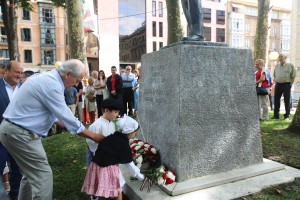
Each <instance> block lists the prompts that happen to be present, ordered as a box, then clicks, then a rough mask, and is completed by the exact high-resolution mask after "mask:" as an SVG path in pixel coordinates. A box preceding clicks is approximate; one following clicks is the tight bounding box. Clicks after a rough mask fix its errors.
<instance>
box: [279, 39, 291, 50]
mask: <svg viewBox="0 0 300 200" xmlns="http://www.w3.org/2000/svg"><path fill="white" fill-rule="evenodd" d="M280 47H281V51H282V52H283V53H287V52H289V50H290V43H289V40H280Z"/></svg>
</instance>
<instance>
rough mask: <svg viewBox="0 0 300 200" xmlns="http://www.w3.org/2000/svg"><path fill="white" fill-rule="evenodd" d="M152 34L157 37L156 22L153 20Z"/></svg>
mask: <svg viewBox="0 0 300 200" xmlns="http://www.w3.org/2000/svg"><path fill="white" fill-rule="evenodd" d="M152 36H153V37H156V22H152Z"/></svg>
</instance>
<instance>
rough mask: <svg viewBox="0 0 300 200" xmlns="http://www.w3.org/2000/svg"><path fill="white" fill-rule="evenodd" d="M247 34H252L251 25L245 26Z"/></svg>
mask: <svg viewBox="0 0 300 200" xmlns="http://www.w3.org/2000/svg"><path fill="white" fill-rule="evenodd" d="M245 32H246V33H249V32H250V24H245Z"/></svg>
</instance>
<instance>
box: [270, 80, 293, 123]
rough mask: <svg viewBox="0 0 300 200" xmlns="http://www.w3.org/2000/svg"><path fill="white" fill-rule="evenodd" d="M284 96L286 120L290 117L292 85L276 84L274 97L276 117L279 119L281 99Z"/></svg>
mask: <svg viewBox="0 0 300 200" xmlns="http://www.w3.org/2000/svg"><path fill="white" fill-rule="evenodd" d="M282 94H283V97H284V106H285V114H284V118H288V117H289V116H290V98H291V83H276V85H275V96H274V117H277V118H278V117H279V109H280V98H281V96H282Z"/></svg>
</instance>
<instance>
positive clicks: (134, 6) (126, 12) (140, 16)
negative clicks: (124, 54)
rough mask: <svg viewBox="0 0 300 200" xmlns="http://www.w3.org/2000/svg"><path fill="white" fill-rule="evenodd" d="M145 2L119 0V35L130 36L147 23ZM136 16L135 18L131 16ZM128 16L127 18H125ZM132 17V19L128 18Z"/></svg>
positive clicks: (142, 0)
mask: <svg viewBox="0 0 300 200" xmlns="http://www.w3.org/2000/svg"><path fill="white" fill-rule="evenodd" d="M144 13H145V1H144V0H119V33H120V35H129V34H131V33H133V32H134V31H135V30H136V29H137V28H139V27H141V26H142V23H143V22H144V21H145V14H144ZM131 15H135V16H131ZM125 16H126V17H125ZM127 16H131V17H127Z"/></svg>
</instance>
